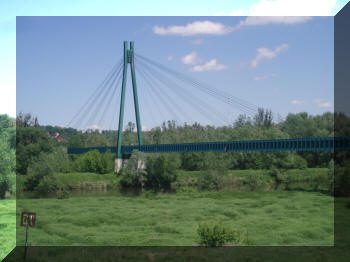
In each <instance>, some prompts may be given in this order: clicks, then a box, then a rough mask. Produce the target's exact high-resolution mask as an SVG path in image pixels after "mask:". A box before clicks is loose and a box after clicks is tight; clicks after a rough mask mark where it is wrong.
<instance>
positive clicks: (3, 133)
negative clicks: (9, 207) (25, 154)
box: [0, 115, 16, 199]
mask: <svg viewBox="0 0 350 262" xmlns="http://www.w3.org/2000/svg"><path fill="white" fill-rule="evenodd" d="M15 141H16V134H15V126H14V120H13V119H11V118H9V117H8V116H7V115H0V199H2V198H5V196H6V192H9V193H11V194H12V195H14V194H15V191H16V189H15V187H16V181H15V180H16V176H15V168H16V154H15V144H16V143H15Z"/></svg>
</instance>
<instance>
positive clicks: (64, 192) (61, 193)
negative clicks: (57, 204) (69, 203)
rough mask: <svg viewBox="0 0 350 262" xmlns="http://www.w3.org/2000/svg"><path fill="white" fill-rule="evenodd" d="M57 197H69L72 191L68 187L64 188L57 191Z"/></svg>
mask: <svg viewBox="0 0 350 262" xmlns="http://www.w3.org/2000/svg"><path fill="white" fill-rule="evenodd" d="M56 197H57V199H68V198H69V197H70V193H69V191H68V190H67V189H66V188H62V189H61V190H59V191H58V192H57V193H56Z"/></svg>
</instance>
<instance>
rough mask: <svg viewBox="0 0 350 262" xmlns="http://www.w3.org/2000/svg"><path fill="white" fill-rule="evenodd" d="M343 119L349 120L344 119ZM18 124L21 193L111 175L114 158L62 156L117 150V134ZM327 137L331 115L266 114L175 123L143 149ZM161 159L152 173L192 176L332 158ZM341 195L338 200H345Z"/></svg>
mask: <svg viewBox="0 0 350 262" xmlns="http://www.w3.org/2000/svg"><path fill="white" fill-rule="evenodd" d="M336 117H342V118H344V117H345V116H344V115H338V116H337V115H336ZM345 119H346V120H348V118H346V117H345ZM16 122H17V139H16V147H17V165H16V171H17V173H19V174H25V175H27V176H26V180H25V181H26V182H25V184H24V185H23V188H25V189H27V190H37V191H39V192H42V193H45V192H46V191H47V190H49V189H50V185H55V186H54V187H53V188H51V190H53V189H54V188H57V186H59V185H57V183H56V184H55V181H54V180H55V176H54V175H53V174H55V173H57V172H67V173H68V172H73V171H77V172H93V173H101V174H103V173H112V172H113V167H114V156H113V155H112V154H105V155H103V154H102V155H101V154H97V153H96V152H89V153H87V154H84V155H75V156H68V155H67V153H66V150H67V147H91V146H115V145H116V137H117V132H116V131H106V130H105V131H101V132H99V131H93V130H87V131H84V132H83V131H79V130H76V129H73V128H61V127H52V126H40V125H39V122H38V119H36V118H35V117H32V116H31V115H29V114H20V115H19V116H18V117H17V119H16ZM348 122H349V121H348ZM339 130H342V135H343V136H346V135H348V133H347V131H346V130H348V128H346V127H345V126H343V127H342V128H341V129H339ZM348 131H349V130H348ZM56 132H58V133H59V134H60V137H62V138H64V140H61V142H58V141H56V139H55V138H54V134H55V133H56ZM338 135H339V133H338ZM331 136H334V114H332V113H329V112H328V113H324V114H322V115H317V116H311V115H309V114H307V113H298V114H289V115H288V116H287V117H286V119H285V120H284V121H281V122H278V123H275V122H273V121H272V117H271V112H270V111H264V110H259V113H258V114H257V115H256V116H255V117H254V118H252V119H251V118H247V117H245V116H240V117H238V119H237V120H236V121H235V122H234V123H233V124H232V125H231V126H223V127H214V126H202V125H200V124H198V123H195V124H193V125H186V124H185V125H177V124H176V122H174V121H168V122H167V123H163V124H162V126H161V127H156V128H153V129H152V130H150V131H144V132H143V138H144V143H145V144H163V143H164V144H166V143H185V142H205V141H232V140H248V139H282V138H298V137H331ZM123 144H124V145H133V144H137V133H136V130H135V125H134V124H133V123H130V122H129V123H128V125H127V126H126V129H125V130H124V132H123ZM164 157H165V158H164V159H163V160H162V161H163V162H164V163H161V162H158V166H159V167H154V170H156V169H162V168H163V167H162V165H165V166H167V165H168V163H169V162H171V167H172V168H173V169H183V170H190V171H195V170H208V169H211V170H230V169H231V170H235V169H241V170H242V169H265V170H267V169H269V170H271V169H305V168H307V167H309V168H313V167H329V166H330V163H331V160H332V158H333V154H332V152H268V153H267V152H242V153H214V152H209V153H172V154H164ZM343 159H344V158H343ZM152 161H154V163H156V162H157V161H159V160H149V163H151V162H152ZM149 166H150V167H149V170H148V173H149V174H150V175H152V174H151V173H150V168H151V164H149ZM152 172H153V171H152ZM154 172H155V171H154ZM51 174H52V175H51ZM343 174H344V175H343V176H341V177H337V178H336V180H337V181H341V183H339V185H341V184H345V185H347V184H349V176H348V175H347V173H346V170H345V169H344V171H343ZM135 175H136V178H137V179H138V178H142V177H143V176H142V175H141V173H139V174H135ZM123 177H124V178H125V181H124V182H125V185H127V184H134V182H133V181H130V179H129V178H130V177H131V176H126V175H125V176H123ZM137 179H136V181H138V180H137ZM147 179H148V181H149V182H147V183H146V182H145V185H148V186H149V185H150V183H154V181H156V180H155V179H154V178H152V177H148V178H147ZM141 180H142V179H141ZM170 180H171V179H170ZM150 181H153V182H150ZM136 183H138V182H136ZM344 190H345V191H346V189H344ZM344 190H343V191H344ZM338 191H339V190H338ZM345 191H344V193H342V195H344V194H347V193H346V192H347V191H346V192H345ZM339 192H340V191H339Z"/></svg>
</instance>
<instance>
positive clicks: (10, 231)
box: [0, 199, 16, 261]
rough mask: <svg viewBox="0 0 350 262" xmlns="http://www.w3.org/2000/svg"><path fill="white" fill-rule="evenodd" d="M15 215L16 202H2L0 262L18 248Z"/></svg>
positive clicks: (0, 212) (0, 208) (0, 202)
mask: <svg viewBox="0 0 350 262" xmlns="http://www.w3.org/2000/svg"><path fill="white" fill-rule="evenodd" d="M15 214H16V201H15V200H13V199H11V200H8V199H6V200H0V261H1V260H2V259H3V258H4V257H5V256H6V255H7V254H8V253H9V252H10V251H11V250H12V249H13V248H14V247H15V246H16V219H15V217H16V216H15Z"/></svg>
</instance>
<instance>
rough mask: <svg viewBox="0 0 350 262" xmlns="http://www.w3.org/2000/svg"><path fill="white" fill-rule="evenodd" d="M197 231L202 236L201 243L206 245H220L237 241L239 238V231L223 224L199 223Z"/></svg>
mask: <svg viewBox="0 0 350 262" xmlns="http://www.w3.org/2000/svg"><path fill="white" fill-rule="evenodd" d="M197 233H198V235H199V238H200V241H199V244H201V245H204V246H206V247H218V246H223V245H224V244H226V243H237V242H238V239H239V234H238V232H236V231H235V230H233V229H232V228H229V227H225V226H223V225H222V224H214V225H208V224H205V223H204V224H199V226H198V229H197Z"/></svg>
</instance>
